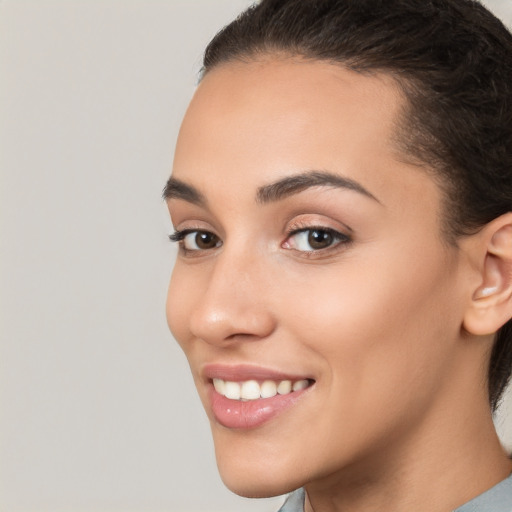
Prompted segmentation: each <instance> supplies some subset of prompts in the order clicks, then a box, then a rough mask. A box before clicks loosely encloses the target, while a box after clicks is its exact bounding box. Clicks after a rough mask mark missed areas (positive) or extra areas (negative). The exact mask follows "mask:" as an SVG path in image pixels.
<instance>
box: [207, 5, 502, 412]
mask: <svg viewBox="0 0 512 512" xmlns="http://www.w3.org/2000/svg"><path fill="white" fill-rule="evenodd" d="M276 52H277V53H284V54H287V55H292V56H300V57H303V58H310V59H316V60H326V61H329V62H332V63H338V64H340V65H343V66H345V67H347V68H349V69H352V70H355V71H357V72H361V73H374V72H384V73H387V74H389V75H391V76H392V77H394V78H395V80H396V82H397V83H398V84H399V86H400V87H401V88H402V90H403V92H404V94H405V96H406V98H407V100H408V102H407V103H408V104H407V111H406V112H405V113H404V116H403V119H402V120H401V124H400V128H399V129H398V130H397V138H398V140H399V143H400V145H401V147H402V149H403V150H404V153H405V154H406V155H408V157H409V158H412V159H413V161H415V162H416V163H418V164H419V165H422V166H423V167H425V168H427V169H429V170H431V171H433V172H434V175H435V176H436V177H437V178H438V179H439V181H440V183H442V185H443V186H442V189H443V191H444V194H445V208H446V214H445V218H444V226H443V230H444V232H445V235H446V237H447V240H448V241H449V242H450V243H457V238H458V237H460V236H464V235H467V234H470V233H474V232H475V231H477V230H478V229H479V228H480V227H482V226H483V225H485V224H486V223H488V222H490V221H491V220H492V219H494V218H496V217H499V216H500V215H502V214H504V213H506V212H509V211H512V35H511V34H510V33H509V32H508V30H507V29H506V28H505V27H504V26H503V24H502V23H501V22H500V21H499V20H498V19H497V18H495V17H494V16H493V15H492V14H491V13H490V12H489V11H487V10H486V9H485V8H484V7H483V6H482V5H481V4H480V3H478V2H476V1H472V0H262V1H261V2H260V3H258V4H255V5H254V6H252V7H250V8H249V9H247V10H246V11H245V12H244V13H242V14H241V15H240V16H239V17H238V18H237V19H236V20H235V21H233V22H232V23H231V24H229V25H227V26H226V27H225V28H224V29H223V30H221V31H220V32H219V33H218V34H217V35H216V36H215V37H214V38H213V40H212V41H211V42H210V44H209V45H208V47H207V48H206V51H205V55H204V61H203V74H205V73H208V72H209V71H210V70H211V69H212V68H214V67H216V66H218V65H219V64H222V63H225V62H229V61H234V60H241V61H243V60H250V59H255V58H258V56H259V55H265V54H272V53H276ZM511 368H512V321H509V322H508V323H507V324H505V325H504V326H503V327H502V328H501V329H500V330H499V331H498V333H497V335H496V340H495V344H494V349H493V352H492V355H491V360H490V368H489V400H490V403H491V406H492V408H493V409H495V408H496V407H497V405H498V402H499V399H500V397H501V395H502V393H503V390H504V389H505V387H506V385H507V382H508V380H509V378H510V373H511Z"/></svg>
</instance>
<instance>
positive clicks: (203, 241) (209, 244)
mask: <svg viewBox="0 0 512 512" xmlns="http://www.w3.org/2000/svg"><path fill="white" fill-rule="evenodd" d="M218 241H219V239H218V238H217V236H216V235H214V234H213V233H208V232H203V231H199V232H197V233H196V234H195V237H194V242H195V244H196V246H197V247H198V249H213V248H214V247H217V243H218Z"/></svg>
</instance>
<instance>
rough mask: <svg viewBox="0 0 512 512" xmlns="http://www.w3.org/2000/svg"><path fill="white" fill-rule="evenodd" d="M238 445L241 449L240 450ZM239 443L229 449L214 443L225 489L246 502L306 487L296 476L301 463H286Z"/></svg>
mask: <svg viewBox="0 0 512 512" xmlns="http://www.w3.org/2000/svg"><path fill="white" fill-rule="evenodd" d="M237 445H238V446H237ZM237 448H241V447H240V444H239V443H236V442H235V443H233V444H232V445H231V446H226V445H225V444H224V443H219V442H218V441H216V442H215V454H216V458H217V466H218V468H219V473H220V477H221V479H222V481H223V482H224V485H225V486H226V487H227V488H228V489H229V490H230V491H232V492H234V493H235V494H238V495H239V496H243V497H246V498H271V497H273V496H280V495H282V494H286V493H289V492H291V491H294V490H295V489H298V488H299V487H301V486H302V485H303V484H304V481H303V479H301V475H300V474H298V473H297V471H298V470H299V468H300V467H301V465H300V463H297V462H292V461H290V460H286V457H282V456H281V454H279V453H276V452H277V450H276V451H274V453H273V454H269V453H268V450H265V449H264V448H263V449H261V447H258V446H257V445H256V446H253V447H251V448H249V447H248V446H245V447H244V448H242V449H237Z"/></svg>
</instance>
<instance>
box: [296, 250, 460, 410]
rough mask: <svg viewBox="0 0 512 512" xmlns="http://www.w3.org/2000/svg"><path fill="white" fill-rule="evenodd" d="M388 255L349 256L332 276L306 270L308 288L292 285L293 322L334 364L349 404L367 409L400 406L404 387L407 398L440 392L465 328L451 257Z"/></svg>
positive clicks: (332, 377)
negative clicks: (441, 380) (436, 389)
mask: <svg viewBox="0 0 512 512" xmlns="http://www.w3.org/2000/svg"><path fill="white" fill-rule="evenodd" d="M385 254H386V253H385V252H381V253H380V255H379V257H378V258H373V257H372V258H370V257H368V259H366V258H365V259H364V261H363V260H360V261H356V260H355V259H353V260H350V259H347V261H345V262H343V264H342V265H340V266H339V267H338V268H337V269H336V270H335V271H333V269H331V271H330V272H326V273H325V275H320V274H319V273H317V274H316V275H314V276H313V275H309V276H308V274H303V275H302V278H301V282H302V286H301V287H302V288H303V290H305V289H308V290H309V293H308V294H305V293H304V292H303V293H301V292H300V290H299V288H300V287H298V286H295V285H294V286H293V287H292V288H291V289H289V293H290V294H291V296H293V297H295V300H294V304H295V308H294V311H293V314H292V315H291V316H290V318H291V322H290V324H289V328H290V329H295V331H294V332H295V334H296V336H297V337H299V338H300V339H302V340H303V343H304V344H306V345H307V346H308V350H309V351H310V353H311V356H312V357H316V358H317V360H319V361H321V364H322V365H323V367H324V368H326V374H327V376H328V380H329V385H330V386H332V389H336V390H339V392H340V393H342V394H346V395H347V396H350V397H351V400H347V401H346V402H344V403H346V404H350V403H352V404H358V403H359V404H361V405H362V406H363V408H364V404H365V403H366V404H369V403H370V402H371V403H372V405H373V404H374V405H375V406H376V407H382V406H384V405H385V406H389V403H393V407H395V406H396V403H395V399H396V395H397V394H398V393H401V394H403V395H404V400H406V397H407V396H408V395H411V396H413V395H414V394H418V393H420V394H421V393H422V392H423V390H425V392H426V390H427V389H429V390H430V391H432V390H433V388H434V387H436V386H437V385H438V380H439V378H440V374H441V373H442V372H443V371H445V370H446V369H447V365H448V361H449V353H450V351H453V348H454V344H453V342H454V340H456V339H457V334H458V333H459V331H460V318H459V315H458V314H457V308H454V303H455V297H454V292H453V291H452V290H453V286H452V285H451V282H450V280H451V279H453V275H454V273H455V269H454V268H451V266H450V264H449V262H447V261H446V258H443V257H441V256H440V254H438V253H430V254H429V252H423V257H422V259H421V261H418V259H417V258H416V257H414V256H416V255H415V254H409V255H408V254H399V255H397V253H396V251H393V253H392V257H390V258H388V259H386V257H385ZM289 282H297V278H296V279H295V280H294V279H291V278H290V279H289ZM452 284H453V283H452ZM293 325H295V326H300V327H299V330H297V328H296V327H295V328H294V327H293ZM341 402H342V401H340V403H341Z"/></svg>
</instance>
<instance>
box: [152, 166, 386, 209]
mask: <svg viewBox="0 0 512 512" xmlns="http://www.w3.org/2000/svg"><path fill="white" fill-rule="evenodd" d="M312 187H334V188H344V189H347V190H353V191H354V192H358V193H359V194H362V195H364V196H366V197H369V198H370V199H373V200H374V201H377V202H378V203H380V201H379V200H378V199H377V198H376V197H375V196H374V195H373V194H372V193H371V192H369V191H368V190H366V189H365V188H364V187H363V186H362V185H361V184H360V183H358V182H357V181H355V180H352V179H350V178H346V177H343V176H339V175H338V174H334V173H332V172H328V171H306V172H303V173H300V174H295V175H292V176H286V177H284V178H282V179H280V180H277V181H275V182H274V183H270V184H268V185H263V186H261V187H259V188H258V191H257V193H256V201H257V202H259V203H262V204H267V203H273V202H276V201H279V200H281V199H285V198H286V197H289V196H291V195H294V194H298V193H299V192H302V191H304V190H306V189H308V188H312ZM162 197H163V199H164V200H166V201H167V200H169V199H181V200H183V201H187V202H189V203H192V204H196V205H198V206H206V204H207V201H206V198H205V197H204V195H203V194H202V193H201V192H199V190H198V189H197V188H195V187H194V186H192V185H189V184H188V183H185V182H183V181H181V180H179V179H177V178H174V177H172V176H171V177H170V178H169V179H168V180H167V183H166V184H165V187H164V190H163V192H162Z"/></svg>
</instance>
